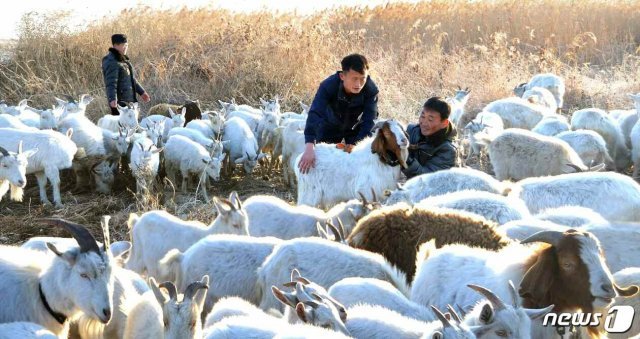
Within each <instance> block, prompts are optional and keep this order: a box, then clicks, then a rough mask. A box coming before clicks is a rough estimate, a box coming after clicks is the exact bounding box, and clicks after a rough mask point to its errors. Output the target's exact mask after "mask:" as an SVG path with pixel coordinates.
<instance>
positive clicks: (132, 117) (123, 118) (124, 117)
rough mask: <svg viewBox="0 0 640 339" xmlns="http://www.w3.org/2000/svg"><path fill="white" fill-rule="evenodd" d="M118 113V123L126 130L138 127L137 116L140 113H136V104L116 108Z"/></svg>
mask: <svg viewBox="0 0 640 339" xmlns="http://www.w3.org/2000/svg"><path fill="white" fill-rule="evenodd" d="M118 112H120V119H119V120H120V122H121V124H122V126H124V127H127V128H134V127H136V126H138V115H139V114H140V111H138V105H137V103H134V104H133V105H131V106H129V107H120V106H118Z"/></svg>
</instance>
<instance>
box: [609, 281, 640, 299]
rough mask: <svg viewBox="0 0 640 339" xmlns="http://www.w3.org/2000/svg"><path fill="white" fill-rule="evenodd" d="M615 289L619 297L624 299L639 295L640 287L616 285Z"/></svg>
mask: <svg viewBox="0 0 640 339" xmlns="http://www.w3.org/2000/svg"><path fill="white" fill-rule="evenodd" d="M613 288H614V289H615V290H616V292H618V295H620V296H622V297H632V296H634V295H635V294H636V293H638V286H636V285H631V286H629V287H620V286H618V285H617V284H616V283H614V284H613Z"/></svg>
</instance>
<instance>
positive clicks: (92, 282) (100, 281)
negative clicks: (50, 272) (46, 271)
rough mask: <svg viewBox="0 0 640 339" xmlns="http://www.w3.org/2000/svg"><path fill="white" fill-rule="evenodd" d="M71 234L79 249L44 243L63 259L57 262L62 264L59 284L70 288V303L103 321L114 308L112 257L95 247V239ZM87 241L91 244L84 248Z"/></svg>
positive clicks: (106, 321) (67, 288)
mask: <svg viewBox="0 0 640 339" xmlns="http://www.w3.org/2000/svg"><path fill="white" fill-rule="evenodd" d="M87 233H88V231H87ZM74 237H75V238H76V240H78V242H79V243H80V244H81V245H80V247H79V248H78V247H74V248H72V249H70V250H68V251H66V252H60V251H58V249H57V248H56V247H55V245H53V244H51V243H47V247H48V248H49V249H50V250H51V251H53V252H54V253H55V254H56V255H57V256H58V257H59V258H60V259H61V260H62V261H64V262H63V263H59V264H61V265H64V267H65V268H64V270H65V272H63V273H62V274H63V277H64V280H63V281H62V282H61V283H63V284H64V288H65V290H68V291H69V295H68V297H69V298H70V299H71V301H72V302H73V304H74V305H76V306H77V307H78V308H80V310H81V311H82V312H84V313H85V314H86V315H88V316H89V317H91V318H94V319H98V320H100V322H102V323H104V324H106V323H108V322H109V321H110V320H111V310H112V309H113V301H112V300H113V281H114V276H113V273H112V267H113V262H114V259H113V257H112V256H111V253H110V252H109V251H104V250H102V249H100V248H99V247H98V244H97V243H96V242H95V239H93V238H91V239H89V240H86V237H85V238H84V239H85V240H84V242H83V240H82V239H79V238H78V237H76V235H75V234H74ZM88 242H90V243H91V244H92V246H90V247H87V245H86V244H87V243H88ZM57 267H60V266H52V268H51V269H54V270H55V269H57Z"/></svg>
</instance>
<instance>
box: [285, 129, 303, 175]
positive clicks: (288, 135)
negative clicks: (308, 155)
mask: <svg viewBox="0 0 640 339" xmlns="http://www.w3.org/2000/svg"><path fill="white" fill-rule="evenodd" d="M301 121H302V120H301ZM304 123H306V121H303V123H297V122H291V123H289V124H287V125H286V126H285V127H284V130H283V131H282V175H283V177H284V182H285V184H286V185H288V186H289V187H294V186H295V177H296V173H295V171H294V168H295V167H296V164H295V162H296V158H297V157H298V155H300V154H302V152H304Z"/></svg>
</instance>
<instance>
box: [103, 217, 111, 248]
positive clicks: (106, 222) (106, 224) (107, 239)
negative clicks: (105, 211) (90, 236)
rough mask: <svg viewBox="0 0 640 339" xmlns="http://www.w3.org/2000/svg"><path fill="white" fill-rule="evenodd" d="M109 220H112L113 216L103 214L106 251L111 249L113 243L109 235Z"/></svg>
mask: <svg viewBox="0 0 640 339" xmlns="http://www.w3.org/2000/svg"><path fill="white" fill-rule="evenodd" d="M109 220H111V216H109V215H103V216H102V222H101V226H102V236H103V240H102V241H103V242H104V243H103V246H104V250H105V252H106V251H108V250H109V245H110V244H111V237H110V236H109Z"/></svg>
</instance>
